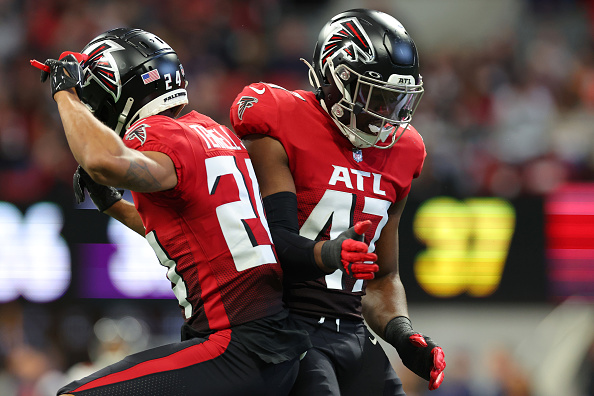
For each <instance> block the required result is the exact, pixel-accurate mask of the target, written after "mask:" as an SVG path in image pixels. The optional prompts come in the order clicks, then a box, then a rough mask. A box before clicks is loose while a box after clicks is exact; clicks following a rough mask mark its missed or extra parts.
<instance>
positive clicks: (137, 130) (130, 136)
mask: <svg viewBox="0 0 594 396" xmlns="http://www.w3.org/2000/svg"><path fill="white" fill-rule="evenodd" d="M146 128H150V125H147V124H140V125H138V126H136V127H134V129H129V130H128V132H126V134H125V135H124V140H134V139H138V140H139V141H140V145H141V146H142V145H143V144H144V142H146Z"/></svg>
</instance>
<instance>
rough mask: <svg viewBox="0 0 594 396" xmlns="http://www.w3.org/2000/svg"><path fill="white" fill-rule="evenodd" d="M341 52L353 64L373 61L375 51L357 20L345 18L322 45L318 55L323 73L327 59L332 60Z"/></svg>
mask: <svg viewBox="0 0 594 396" xmlns="http://www.w3.org/2000/svg"><path fill="white" fill-rule="evenodd" d="M341 51H342V52H343V53H344V55H345V56H346V57H347V58H348V59H349V60H351V61H353V62H354V61H357V60H359V58H361V59H362V61H363V62H364V63H369V62H371V61H373V60H374V59H375V50H374V49H373V46H372V45H371V40H370V39H369V36H367V33H366V32H365V30H364V29H363V27H362V26H361V24H360V23H359V21H358V20H357V18H347V19H344V20H342V21H340V22H339V23H338V24H337V25H336V27H335V30H334V31H333V32H332V33H331V34H329V35H328V38H327V39H326V41H325V42H324V44H323V45H322V51H321V54H320V57H321V59H320V64H321V66H322V72H323V73H325V72H326V65H327V62H328V59H331V58H334V57H335V56H336V55H337V54H338V53H340V52H341Z"/></svg>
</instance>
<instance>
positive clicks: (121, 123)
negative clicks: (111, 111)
mask: <svg viewBox="0 0 594 396" xmlns="http://www.w3.org/2000/svg"><path fill="white" fill-rule="evenodd" d="M133 104H134V98H132V97H130V98H128V100H127V101H126V105H125V106H124V110H122V112H121V113H120V116H119V117H118V124H117V125H116V127H115V133H117V134H118V135H119V134H120V132H121V131H122V128H123V127H124V124H125V123H126V118H127V117H128V113H129V112H130V108H132V105H133Z"/></svg>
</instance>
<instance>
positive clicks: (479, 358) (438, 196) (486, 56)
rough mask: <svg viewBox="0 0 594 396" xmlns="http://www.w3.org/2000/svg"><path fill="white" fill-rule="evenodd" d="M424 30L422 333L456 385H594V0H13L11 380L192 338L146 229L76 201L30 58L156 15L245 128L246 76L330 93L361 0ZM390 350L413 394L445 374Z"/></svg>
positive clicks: (0, 6)
mask: <svg viewBox="0 0 594 396" xmlns="http://www.w3.org/2000/svg"><path fill="white" fill-rule="evenodd" d="M359 6H361V7H369V8H376V9H380V10H383V11H386V12H389V13H391V14H393V15H394V16H396V17H397V18H398V19H400V20H401V22H402V23H403V24H404V25H405V26H406V27H407V29H408V31H409V33H410V34H411V35H412V37H413V38H414V40H415V42H416V44H417V46H418V48H419V51H420V59H421V74H422V75H423V77H424V82H425V89H426V93H425V95H424V97H423V100H422V101H421V104H420V106H419V108H418V110H417V113H416V114H415V116H414V122H413V124H414V125H415V126H416V128H417V129H418V130H419V131H420V133H421V134H422V136H423V137H424V140H425V143H426V146H427V151H428V158H427V161H426V163H425V167H424V170H423V174H422V176H421V177H420V178H419V179H418V180H416V181H415V182H414V184H413V189H412V193H411V195H410V198H409V204H408V206H407V209H406V210H405V215H404V218H403V220H402V225H401V229H400V233H401V265H400V266H401V272H402V277H403V279H404V282H405V285H406V287H407V293H408V298H409V308H410V314H411V317H412V319H413V323H414V325H415V328H416V329H418V330H420V331H423V332H425V333H426V334H428V335H431V336H432V337H434V338H435V339H436V340H437V341H438V342H439V343H440V345H441V346H443V347H444V349H445V351H446V357H447V363H448V367H447V369H446V382H445V383H444V385H443V386H442V387H441V388H440V389H439V390H438V391H435V392H431V394H432V395H435V396H440V395H441V396H444V395H448V396H454V395H455V396H459V395H460V396H461V395H472V396H490V395H493V396H495V395H498V396H512V395H513V396H528V395H530V396H549V395H551V396H552V395H555V396H558V395H563V396H591V395H594V220H593V215H594V183H592V179H593V175H594V2H592V1H587V0H583V1H579V0H532V1H528V0H524V1H522V0H498V1H492V0H442V1H434V0H414V1H413V0H399V1H394V0H373V1H372V0H369V1H331V0H325V1H322V0H319V1H318V0H295V1H290V0H248V1H239V0H199V1H198V0H197V1H185V0H169V1H156V0H140V1H131V0H130V1H115V0H109V1H104V0H103V1H91V0H86V1H81V0H44V1H34V0H0V87H2V89H0V395H2V396H13V395H19V396H42V395H52V394H53V392H54V390H55V389H56V388H57V387H58V386H59V385H61V384H62V383H63V382H64V381H66V380H67V378H71V377H79V376H80V375H82V374H83V373H85V372H87V371H88V370H92V369H93V368H94V367H98V366H102V365H104V364H107V363H109V362H111V361H112V360H114V359H119V358H120V357H121V356H123V355H124V354H127V353H130V352H134V351H137V350H139V349H143V348H146V347H150V346H153V345H158V344H162V343H165V342H171V341H175V340H177V339H178V336H179V326H180V324H181V317H180V313H179V310H178V309H177V303H176V300H174V299H173V298H172V297H173V296H172V293H171V291H170V287H169V284H168V282H167V281H166V280H165V277H164V275H165V271H164V270H163V268H162V267H160V266H159V264H158V262H157V261H156V258H155V257H154V253H152V251H150V249H149V248H148V244H146V243H145V241H144V240H143V239H142V238H139V237H137V236H136V235H134V234H131V233H129V232H127V230H125V229H123V228H122V227H121V226H119V225H118V224H117V223H116V222H113V221H109V219H108V218H107V216H104V215H102V214H100V213H98V212H97V211H95V210H93V207H92V206H91V204H90V203H89V202H88V201H87V202H86V205H83V206H76V205H75V203H74V201H73V195H72V173H73V172H74V170H75V168H76V163H75V162H74V160H73V158H72V155H71V154H70V152H69V151H68V148H67V145H66V141H65V138H64V136H63V133H62V129H61V124H60V121H59V117H58V114H57V111H56V106H55V104H54V102H53V101H52V99H51V98H50V95H49V86H47V84H46V85H42V84H40V83H39V75H38V72H37V71H36V70H35V69H33V68H32V67H30V66H29V60H30V59H38V60H41V61H43V60H44V59H46V58H50V57H56V56H57V55H58V54H60V53H61V52H62V51H64V50H80V49H82V47H83V46H84V45H85V44H86V43H87V42H88V41H89V40H90V39H91V38H93V37H94V36H96V35H97V34H98V33H100V32H103V31H105V30H107V29H110V28H113V27H119V26H128V27H138V28H143V29H146V30H149V31H152V32H154V33H156V34H157V35H159V36H160V37H162V38H163V39H164V40H165V41H167V42H168V43H169V44H170V45H172V46H173V47H174V48H175V49H176V50H177V52H178V54H179V56H180V58H181V60H182V62H183V64H184V68H185V71H186V74H187V77H188V80H189V83H190V84H189V95H190V105H189V106H188V109H196V110H198V111H200V112H203V113H205V114H208V115H210V116H211V117H212V118H214V119H216V120H217V121H219V122H221V123H224V124H226V125H229V122H228V108H229V106H230V104H231V101H232V100H233V98H234V97H235V95H236V93H237V92H239V90H240V89H241V88H242V87H243V86H244V85H245V84H247V83H249V82H253V81H267V82H273V83H276V84H279V85H282V86H284V87H286V88H289V89H298V88H301V89H309V85H308V83H307V78H306V71H307V69H306V67H305V66H304V65H303V64H302V63H301V62H300V61H299V58H300V57H304V58H307V59H309V58H310V57H311V53H312V52H313V44H314V43H315V40H316V38H317V37H316V36H317V32H318V31H319V29H320V27H321V26H322V24H323V23H324V21H325V20H326V19H327V18H329V17H330V16H332V15H334V14H336V13H337V12H339V11H341V10H343V9H348V8H353V7H359ZM386 349H387V351H388V353H389V355H390V357H391V359H392V361H393V363H394V364H395V366H396V367H397V370H398V372H399V373H400V375H401V377H402V378H403V381H404V382H405V386H406V388H405V389H406V390H407V393H408V395H409V396H426V394H428V392H427V391H426V390H425V386H426V385H425V383H424V382H422V381H419V380H418V379H417V378H416V377H415V376H414V375H412V374H411V373H410V372H408V370H407V369H406V368H403V367H402V366H401V363H400V361H399V359H398V356H397V355H396V353H395V351H394V350H393V349H391V347H388V346H386Z"/></svg>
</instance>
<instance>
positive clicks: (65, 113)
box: [54, 89, 125, 184]
mask: <svg viewBox="0 0 594 396" xmlns="http://www.w3.org/2000/svg"><path fill="white" fill-rule="evenodd" d="M54 99H55V100H56V103H57V104H58V111H59V112H60V118H61V119H62V124H63V126H64V132H65V134H66V139H67V141H68V145H69V146H70V150H71V151H72V154H73V155H74V158H75V159H76V161H77V162H78V163H79V164H80V165H81V166H82V167H83V168H84V169H85V170H86V171H87V172H88V173H89V175H90V176H91V177H93V179H95V177H94V176H95V175H94V173H95V172H96V170H97V169H103V168H105V169H106V170H109V167H110V166H113V165H115V164H114V162H115V161H116V160H117V159H118V158H121V157H122V155H123V153H124V151H125V146H124V144H123V143H122V141H121V139H120V138H119V136H117V135H116V134H115V132H113V131H112V130H111V129H109V128H108V127H106V126H105V125H103V124H102V123H101V122H100V121H99V120H97V119H96V118H95V117H94V116H93V114H92V113H91V112H90V111H89V110H88V109H87V108H86V107H85V105H84V104H83V103H82V102H81V101H80V100H79V99H78V96H77V95H76V92H75V91H74V89H70V90H67V91H60V92H58V93H56V94H55V96H54ZM102 184H107V183H102Z"/></svg>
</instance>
